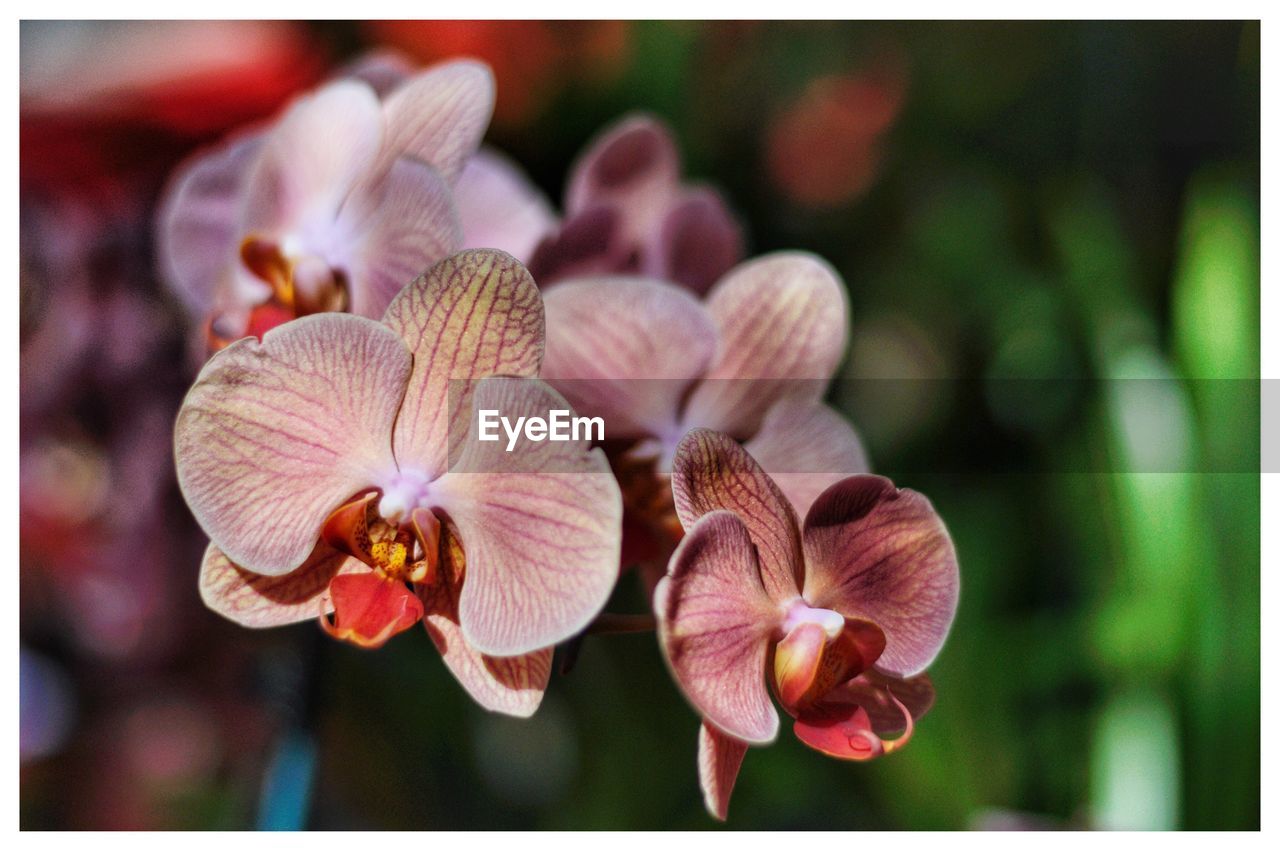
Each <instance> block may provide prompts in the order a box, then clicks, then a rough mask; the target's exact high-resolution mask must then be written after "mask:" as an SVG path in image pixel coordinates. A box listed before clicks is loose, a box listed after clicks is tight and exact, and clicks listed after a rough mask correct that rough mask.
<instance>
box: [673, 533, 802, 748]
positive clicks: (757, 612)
mask: <svg viewBox="0 0 1280 851" xmlns="http://www.w3.org/2000/svg"><path fill="white" fill-rule="evenodd" d="M654 599H655V602H656V603H657V604H658V606H659V607H658V608H657V610H656V613H657V617H658V638H659V641H660V642H661V645H662V649H663V653H664V654H665V656H666V659H667V662H668V664H669V665H670V667H671V671H672V673H673V675H674V676H675V679H676V682H677V683H679V685H680V688H681V690H682V691H683V692H684V694H685V696H686V697H688V698H689V702H690V703H692V704H693V706H694V708H695V709H697V710H698V712H699V713H700V714H701V715H702V716H703V717H704V718H705V719H707V721H709V722H710V723H712V724H714V725H715V726H716V727H718V728H719V729H720V730H723V731H724V732H726V733H729V734H731V735H733V736H735V737H737V738H740V739H742V740H743V741H746V742H751V743H767V742H771V741H773V739H774V737H775V736H777V734H778V712H777V710H776V709H774V708H773V703H772V702H770V700H769V692H768V690H767V689H766V687H765V664H766V661H767V659H768V655H769V641H770V638H771V636H772V635H773V632H774V630H775V629H777V627H778V626H779V625H780V623H781V621H782V614H781V612H780V610H779V609H778V607H777V606H776V605H775V604H774V603H773V601H772V600H770V599H769V595H768V593H766V591H765V588H764V585H763V584H762V582H761V577H760V565H759V563H758V562H757V560H756V555H755V548H754V547H753V546H752V542H751V535H750V533H749V532H748V531H747V527H746V526H744V525H743V523H742V521H741V520H740V519H739V518H738V516H737V515H736V514H733V513H732V512H729V511H713V512H711V513H709V514H707V515H705V516H704V517H702V519H701V520H699V521H698V522H697V523H696V524H695V525H694V526H693V528H692V529H691V530H690V531H689V533H688V534H687V535H685V537H684V539H683V540H682V541H681V542H680V546H679V547H677V548H676V551H675V553H674V554H673V555H672V556H671V563H670V566H669V567H668V569H667V575H666V576H665V577H663V578H662V580H661V581H660V582H659V583H658V589H657V590H655V594H654Z"/></svg>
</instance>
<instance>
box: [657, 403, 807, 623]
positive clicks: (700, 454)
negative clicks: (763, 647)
mask: <svg viewBox="0 0 1280 851" xmlns="http://www.w3.org/2000/svg"><path fill="white" fill-rule="evenodd" d="M671 491H672V495H673V497H674V499H675V506H676V515H677V516H678V517H679V518H680V523H681V525H683V526H684V528H685V530H686V532H687V531H688V530H690V529H692V528H693V526H694V524H695V523H697V521H698V519H699V518H700V517H702V516H703V515H704V514H707V513H709V512H712V511H717V510H720V509H724V510H727V511H732V512H733V513H734V514H736V515H738V517H739V519H741V520H742V522H743V523H744V524H746V528H747V529H748V530H749V531H750V533H751V542H752V543H753V544H754V545H755V547H756V548H757V550H758V552H759V560H760V574H761V578H762V580H763V582H764V587H765V589H766V591H767V592H768V594H769V596H770V597H771V598H772V599H773V600H774V601H775V602H776V603H779V604H781V603H785V602H787V601H789V600H792V599H794V598H795V597H796V596H797V595H798V594H799V588H800V579H801V576H802V575H803V569H804V568H803V563H802V561H801V554H800V543H799V532H798V525H799V524H798V523H797V521H796V516H795V511H794V510H793V509H792V508H791V505H790V503H788V502H787V498H786V497H785V496H783V494H782V491H780V490H778V486H777V485H775V484H774V483H773V480H772V479H770V478H769V476H768V475H767V474H766V473H765V472H764V470H762V469H761V468H760V465H759V464H757V463H756V461H755V459H754V458H752V457H751V456H750V455H748V454H747V451H746V450H745V449H743V448H742V447H741V446H739V445H738V443H737V441H735V440H734V439H733V438H731V437H729V436H728V435H725V434H721V433H720V432H714V431H710V430H708V429H702V428H698V429H693V430H691V431H690V432H688V433H687V434H686V435H685V436H684V437H683V438H681V440H680V443H679V445H678V446H677V447H676V455H675V460H674V462H673V469H672V474H671Z"/></svg>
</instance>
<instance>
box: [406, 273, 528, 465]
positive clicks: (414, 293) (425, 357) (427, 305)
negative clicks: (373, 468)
mask: <svg viewBox="0 0 1280 851" xmlns="http://www.w3.org/2000/svg"><path fill="white" fill-rule="evenodd" d="M383 321H384V322H385V323H386V324H387V326H389V327H390V328H391V330H392V331H394V332H395V333H396V334H398V335H400V337H401V338H402V339H403V340H404V342H405V344H406V345H408V346H409V349H410V351H411V352H412V353H413V374H412V376H411V377H410V379H409V386H408V389H407V391H406V393H405V397H404V406H403V408H402V410H401V411H400V416H399V418H398V419H397V420H396V426H395V441H394V445H395V455H396V458H397V459H398V460H399V461H400V463H401V465H406V464H408V465H409V466H413V467H415V468H417V469H419V470H421V471H422V472H424V473H426V474H427V475H428V476H429V477H431V478H434V477H435V476H438V475H440V474H441V473H443V472H444V471H445V468H446V467H447V466H448V464H447V459H448V456H449V445H450V444H449V439H450V435H454V436H455V440H456V439H457V438H460V437H462V436H464V435H465V434H466V433H467V428H468V426H467V417H468V415H469V413H470V410H471V408H470V404H469V402H468V400H467V398H466V397H467V394H468V393H469V390H468V389H467V380H470V379H477V378H484V377H486V376H490V375H513V376H536V375H537V374H538V369H539V367H540V365H541V364H542V352H543V337H544V333H545V331H544V319H543V309H542V298H541V296H540V295H539V293H538V288H537V287H536V286H535V285H534V283H533V279H532V278H530V277H529V273H528V272H527V271H525V268H524V267H523V266H521V265H520V263H519V262H518V261H517V260H516V259H515V258H514V257H512V256H511V255H509V254H505V253H503V252H501V251H492V250H480V249H477V250H470V251H462V252H459V253H458V254H455V255H453V256H452V257H449V258H447V259H445V260H442V261H441V262H440V263H437V264H436V265H435V266H433V267H432V268H431V269H430V270H429V271H428V272H427V273H426V274H424V275H422V276H421V277H420V278H418V279H417V280H415V281H414V282H413V283H411V284H410V285H409V286H407V287H405V288H404V289H403V290H401V292H400V294H399V295H397V296H396V297H395V298H394V299H393V300H392V302H391V304H390V306H388V307H387V313H386V316H385V317H384V320H383ZM451 381H457V382H458V383H457V384H454V385H452V388H451V385H450V382H451ZM451 389H452V390H453V391H454V392H453V393H452V394H451V392H450V391H451ZM542 413H543V415H545V413H546V412H545V410H544V411H543V412H542Z"/></svg>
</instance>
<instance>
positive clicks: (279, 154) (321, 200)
mask: <svg viewBox="0 0 1280 851" xmlns="http://www.w3.org/2000/svg"><path fill="white" fill-rule="evenodd" d="M381 144H382V108H381V106H380V105H379V103H378V98H377V95H375V94H374V93H373V90H372V89H371V88H369V87H368V86H367V85H365V84H364V83H361V82H357V81H355V80H339V81H337V82H333V83H329V84H328V85H326V86H324V87H322V88H320V89H319V90H317V91H316V92H315V93H314V94H311V95H308V96H306V97H303V98H300V99H299V100H297V101H295V102H294V104H293V106H291V107H290V108H289V110H288V112H286V113H285V114H284V117H283V118H281V119H280V122H279V123H278V124H276V126H275V127H274V128H273V129H272V130H271V131H270V133H268V134H267V136H266V138H265V139H264V140H263V144H262V150H261V152H260V153H259V155H258V158H257V160H256V162H255V164H254V166H253V169H252V170H251V171H250V172H249V177H248V193H247V201H246V208H245V214H244V221H243V226H244V231H245V232H246V233H253V232H257V233H261V234H263V235H265V236H269V237H280V236H282V235H283V234H284V232H285V231H287V230H288V229H290V228H292V227H294V226H296V225H298V224H299V223H300V222H302V221H304V219H307V218H309V217H316V221H318V222H321V221H322V222H326V223H327V222H331V221H332V220H333V219H334V218H336V216H337V214H338V209H339V207H340V206H341V205H342V202H343V201H344V200H346V198H347V195H348V194H349V193H350V192H351V190H352V189H354V188H355V186H356V184H357V183H358V182H359V181H360V180H361V179H362V178H363V177H364V176H365V174H366V173H368V171H369V168H370V165H371V163H372V162H373V160H374V158H375V157H376V156H377V154H378V150H379V148H380V146H381Z"/></svg>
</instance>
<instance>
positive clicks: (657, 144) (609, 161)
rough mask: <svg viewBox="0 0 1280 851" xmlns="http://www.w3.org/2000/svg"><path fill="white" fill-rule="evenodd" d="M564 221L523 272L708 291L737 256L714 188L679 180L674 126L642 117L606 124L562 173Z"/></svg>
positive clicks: (734, 234)
mask: <svg viewBox="0 0 1280 851" xmlns="http://www.w3.org/2000/svg"><path fill="white" fill-rule="evenodd" d="M564 208H565V219H564V222H563V224H562V225H561V227H560V228H559V230H558V231H556V232H555V233H554V234H552V235H550V236H548V238H547V239H546V240H545V241H543V242H542V244H541V245H539V246H538V249H537V251H536V252H535V253H534V255H533V257H532V259H531V260H530V261H529V270H530V271H531V272H532V273H533V276H534V278H536V279H537V281H538V283H539V284H540V285H542V286H546V285H547V284H550V283H554V282H556V281H561V280H565V279H567V278H572V277H580V276H583V275H601V274H617V273H629V274H638V275H644V276H647V277H653V278H661V279H663V280H668V281H673V282H675V283H678V284H682V285H684V286H686V287H689V288H690V289H692V290H694V291H695V292H700V293H701V292H705V291H706V289H707V288H708V287H710V286H711V284H713V283H714V282H715V281H716V280H717V279H719V278H720V276H721V275H723V274H724V273H725V272H727V271H728V270H729V268H730V267H732V266H733V264H735V263H737V262H738V261H739V260H740V259H742V229H741V227H740V226H739V225H738V222H737V220H736V219H735V218H734V217H733V214H732V213H730V212H729V209H728V207H727V206H726V205H725V202H724V200H723V199H722V198H721V197H720V195H719V194H718V193H717V192H716V191H715V190H713V189H711V188H709V187H707V186H701V185H688V184H684V183H682V182H681V180H680V154H679V152H678V151H677V149H676V144H675V140H674V139H673V138H672V135H671V131H670V130H669V129H668V128H667V127H666V126H665V125H664V124H662V123H661V122H660V121H658V120H657V119H655V118H653V117H651V116H648V115H633V116H629V117H627V118H624V119H623V120H622V121H620V122H618V123H617V124H616V125H614V126H613V127H611V128H609V129H607V130H605V131H604V132H603V133H602V134H601V135H600V136H599V137H598V138H597V139H596V140H595V141H593V142H592V143H591V144H590V145H589V146H588V148H587V150H586V152H585V153H584V154H583V155H582V156H581V157H580V158H579V160H578V162H577V164H576V165H575V166H574V168H573V170H572V172H571V173H570V176H569V182H568V186H567V188H566V190H565V198H564Z"/></svg>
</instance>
